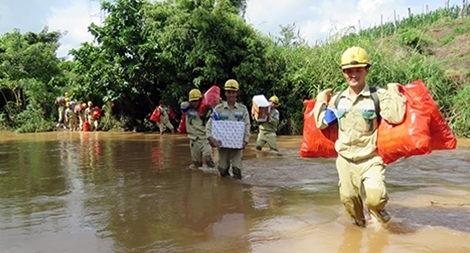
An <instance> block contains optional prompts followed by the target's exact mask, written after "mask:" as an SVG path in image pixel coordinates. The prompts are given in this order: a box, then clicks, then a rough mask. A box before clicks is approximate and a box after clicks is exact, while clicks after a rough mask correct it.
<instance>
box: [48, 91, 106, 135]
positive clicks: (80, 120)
mask: <svg viewBox="0 0 470 253" xmlns="http://www.w3.org/2000/svg"><path fill="white" fill-rule="evenodd" d="M55 103H56V104H57V106H58V113H59V117H58V121H57V125H56V127H57V128H63V129H68V130H70V131H94V130H98V120H99V117H100V116H101V110H100V109H99V107H97V106H93V102H91V101H88V103H85V102H83V103H82V102H74V101H72V100H71V99H70V97H69V93H68V92H65V94H64V96H63V97H62V96H61V97H57V98H56V101H55Z"/></svg>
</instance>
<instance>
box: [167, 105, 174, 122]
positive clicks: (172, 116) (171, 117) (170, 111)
mask: <svg viewBox="0 0 470 253" xmlns="http://www.w3.org/2000/svg"><path fill="white" fill-rule="evenodd" d="M168 111H169V113H168V117H170V119H174V118H175V117H176V113H175V111H173V108H171V106H168Z"/></svg>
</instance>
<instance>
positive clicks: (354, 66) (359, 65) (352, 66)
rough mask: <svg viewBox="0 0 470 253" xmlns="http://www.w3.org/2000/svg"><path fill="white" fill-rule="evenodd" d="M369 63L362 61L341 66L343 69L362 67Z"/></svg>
mask: <svg viewBox="0 0 470 253" xmlns="http://www.w3.org/2000/svg"><path fill="white" fill-rule="evenodd" d="M367 66H369V64H367V63H362V64H348V65H344V66H340V68H341V69H352V68H362V67H367Z"/></svg>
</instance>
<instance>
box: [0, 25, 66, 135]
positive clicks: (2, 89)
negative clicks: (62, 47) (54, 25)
mask: <svg viewBox="0 0 470 253" xmlns="http://www.w3.org/2000/svg"><path fill="white" fill-rule="evenodd" d="M61 36H62V34H61V33H59V32H57V31H54V32H49V31H48V28H47V27H45V28H44V29H43V30H42V31H41V32H40V33H32V32H28V33H26V34H21V33H20V32H19V30H14V31H13V32H11V33H6V34H4V35H2V36H1V37H0V93H1V95H2V97H1V100H0V101H1V103H0V106H1V108H2V113H3V116H2V119H3V121H2V122H1V123H2V124H4V125H6V126H7V127H13V128H17V127H18V126H23V125H24V123H25V122H29V124H32V123H31V121H32V119H23V118H22V117H21V115H20V114H21V113H22V112H23V111H24V110H30V111H35V112H36V116H35V117H37V118H38V120H39V121H43V120H44V119H45V118H49V117H50V113H51V111H52V110H51V109H52V105H53V101H54V98H55V97H54V95H53V92H54V91H55V89H56V87H54V85H55V84H57V83H56V82H54V80H55V78H56V77H58V76H60V75H61V70H60V68H59V63H60V59H58V58H57V56H56V54H55V51H56V50H57V48H58V46H59V42H58V41H59V39H60V38H61ZM46 128H47V127H46Z"/></svg>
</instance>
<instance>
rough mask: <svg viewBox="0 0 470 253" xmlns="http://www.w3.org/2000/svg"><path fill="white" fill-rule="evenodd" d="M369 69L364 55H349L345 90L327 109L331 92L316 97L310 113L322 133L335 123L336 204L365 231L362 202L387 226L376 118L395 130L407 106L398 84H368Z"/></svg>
mask: <svg viewBox="0 0 470 253" xmlns="http://www.w3.org/2000/svg"><path fill="white" fill-rule="evenodd" d="M369 67H370V62H369V57H368V55H367V53H366V51H365V50H364V49H362V48H360V47H352V48H349V49H347V50H346V51H345V52H344V53H343V55H342V57H341V65H340V68H341V70H342V72H343V76H344V78H345V80H346V82H347V83H348V86H349V87H348V88H347V89H346V90H344V91H342V92H340V93H339V94H336V95H334V96H333V97H332V98H331V99H330V102H329V103H327V99H328V97H330V96H331V91H332V89H327V90H325V91H322V92H320V93H319V94H318V95H317V102H316V104H315V107H314V109H313V110H314V116H315V121H316V123H317V127H318V128H320V129H325V128H326V127H328V124H329V123H331V122H333V120H332V119H331V118H335V117H337V120H338V128H339V136H338V140H337V141H336V143H335V149H336V151H337V152H338V158H337V160H336V168H337V170H338V176H339V194H340V199H341V202H342V203H343V205H344V207H345V209H346V214H347V216H348V219H349V221H350V222H351V223H352V224H355V225H357V226H360V227H364V226H365V225H366V220H365V216H364V213H363V200H364V202H365V204H366V206H367V207H368V208H369V210H370V212H371V214H372V215H373V216H374V217H375V218H376V219H377V220H378V221H380V222H381V223H386V222H388V221H389V220H390V215H389V213H388V212H387V211H386V210H385V205H386V203H387V201H388V195H387V189H386V187H385V164H384V162H383V160H382V158H381V157H380V156H379V155H378V153H377V145H376V144H377V126H378V123H379V120H380V117H381V118H383V119H385V120H386V121H388V122H389V123H392V124H398V123H401V122H402V121H403V119H404V115H405V100H404V98H403V96H402V95H401V94H400V93H399V91H398V85H397V84H395V83H389V84H388V85H387V86H388V89H387V90H385V89H376V88H374V87H370V86H368V85H367V84H366V81H365V80H366V76H367V74H369ZM377 107H379V108H377ZM332 112H336V113H332ZM332 115H334V116H333V117H331V116H332ZM361 196H362V197H363V198H361Z"/></svg>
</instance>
